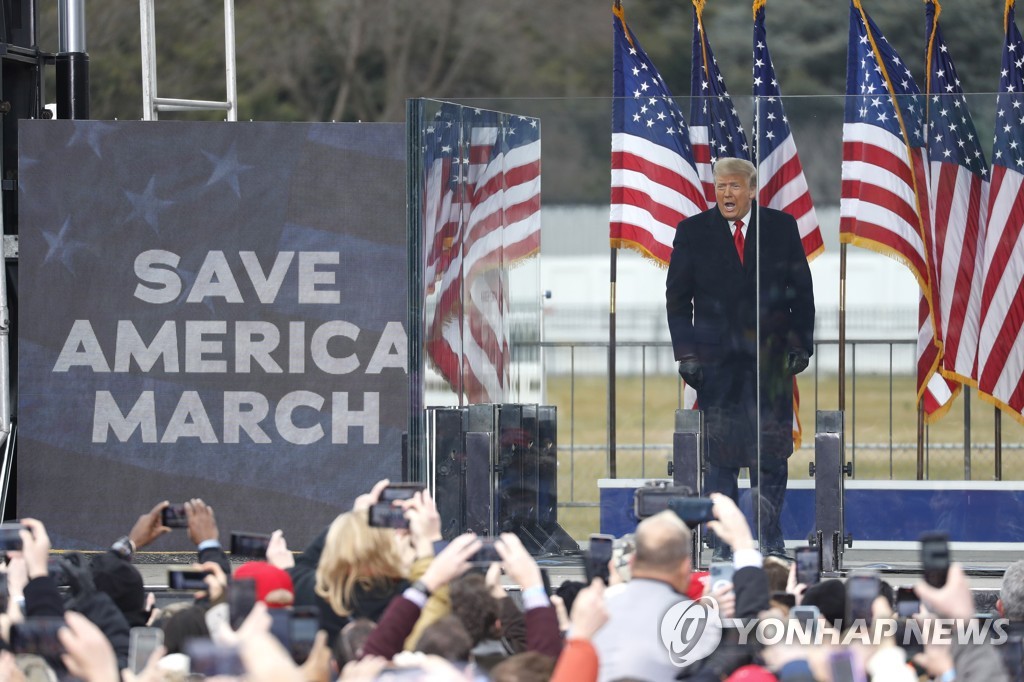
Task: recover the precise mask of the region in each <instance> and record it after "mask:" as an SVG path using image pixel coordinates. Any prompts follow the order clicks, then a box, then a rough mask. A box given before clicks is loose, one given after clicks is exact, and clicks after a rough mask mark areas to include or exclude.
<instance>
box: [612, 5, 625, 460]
mask: <svg viewBox="0 0 1024 682" xmlns="http://www.w3.org/2000/svg"><path fill="white" fill-rule="evenodd" d="M615 9H616V10H619V11H621V10H622V2H621V0H615ZM623 28H624V29H625V21H623ZM627 35H628V34H627ZM609 265H610V268H609V274H608V456H607V467H608V477H609V478H618V476H617V470H618V467H617V463H616V458H615V381H616V376H615V282H616V277H617V273H616V270H617V266H618V249H616V248H615V247H614V246H612V247H611V256H610V263H609Z"/></svg>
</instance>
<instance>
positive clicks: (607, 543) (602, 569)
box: [583, 533, 615, 585]
mask: <svg viewBox="0 0 1024 682" xmlns="http://www.w3.org/2000/svg"><path fill="white" fill-rule="evenodd" d="M614 542H615V538H613V537H612V536H611V535H601V534H599V533H594V534H592V535H591V536H590V546H589V547H587V551H586V552H584V554H583V557H584V558H583V563H584V567H585V568H586V570H587V584H588V585H589V584H590V583H591V582H592V581H593V580H594V578H600V579H601V580H603V581H604V584H605V585H607V584H608V579H609V578H610V574H609V573H608V562H609V561H611V560H612V544H613V543H614Z"/></svg>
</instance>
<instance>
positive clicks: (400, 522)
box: [370, 502, 409, 529]
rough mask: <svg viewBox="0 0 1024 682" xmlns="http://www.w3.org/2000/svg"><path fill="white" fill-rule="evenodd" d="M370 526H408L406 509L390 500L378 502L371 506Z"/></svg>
mask: <svg viewBox="0 0 1024 682" xmlns="http://www.w3.org/2000/svg"><path fill="white" fill-rule="evenodd" d="M370 526H371V527H373V528H396V529H397V528H408V527H409V520H408V519H406V518H405V510H404V509H402V508H401V507H394V506H392V505H391V503H390V502H378V503H377V504H375V505H373V506H372V507H370Z"/></svg>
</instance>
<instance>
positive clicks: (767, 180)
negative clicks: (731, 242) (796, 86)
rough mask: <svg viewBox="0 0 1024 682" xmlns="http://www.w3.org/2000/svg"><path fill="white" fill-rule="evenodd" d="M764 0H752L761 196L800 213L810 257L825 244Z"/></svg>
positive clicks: (775, 205) (760, 199) (767, 202)
mask: <svg viewBox="0 0 1024 682" xmlns="http://www.w3.org/2000/svg"><path fill="white" fill-rule="evenodd" d="M766 1H767V0H757V2H755V3H754V98H755V101H754V143H755V145H756V154H755V156H756V158H757V176H758V182H759V183H760V186H759V187H758V192H757V201H758V203H759V204H760V205H761V206H767V207H768V208H774V209H777V210H780V211H785V212H786V213H788V214H790V215H791V216H793V217H794V218H796V224H797V227H799V228H800V239H801V240H802V241H803V244H804V253H805V254H807V259H808V260H811V259H813V258H814V257H815V256H817V255H818V254H819V253H821V252H822V251H824V250H825V244H824V242H823V241H822V238H821V230H820V229H819V227H818V216H817V214H816V213H815V211H814V203H813V202H812V201H811V191H810V190H809V189H808V187H807V179H806V178H805V177H804V169H803V166H802V165H801V164H800V156H799V154H797V151H796V141H795V140H794V139H793V133H792V131H791V130H790V128H789V120H788V119H787V118H786V112H785V111H784V109H783V107H782V92H781V91H780V89H779V81H778V79H776V77H775V67H774V66H773V65H772V56H771V54H770V53H769V52H768V36H767V32H766V30H765V26H764V19H765V4H766Z"/></svg>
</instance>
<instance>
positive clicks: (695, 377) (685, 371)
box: [679, 355, 806, 391]
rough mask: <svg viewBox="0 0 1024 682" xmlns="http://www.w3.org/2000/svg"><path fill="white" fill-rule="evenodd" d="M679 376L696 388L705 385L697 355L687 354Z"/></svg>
mask: <svg viewBox="0 0 1024 682" xmlns="http://www.w3.org/2000/svg"><path fill="white" fill-rule="evenodd" d="M805 366H806V364H805ZM679 376H681V377H682V378H683V381H685V382H686V385H687V386H691V387H693V389H694V390H697V391H699V390H700V389H701V387H703V386H704V370H703V369H702V368H701V366H700V360H698V359H697V356H696V355H687V356H685V357H683V359H682V360H680V361H679Z"/></svg>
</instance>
